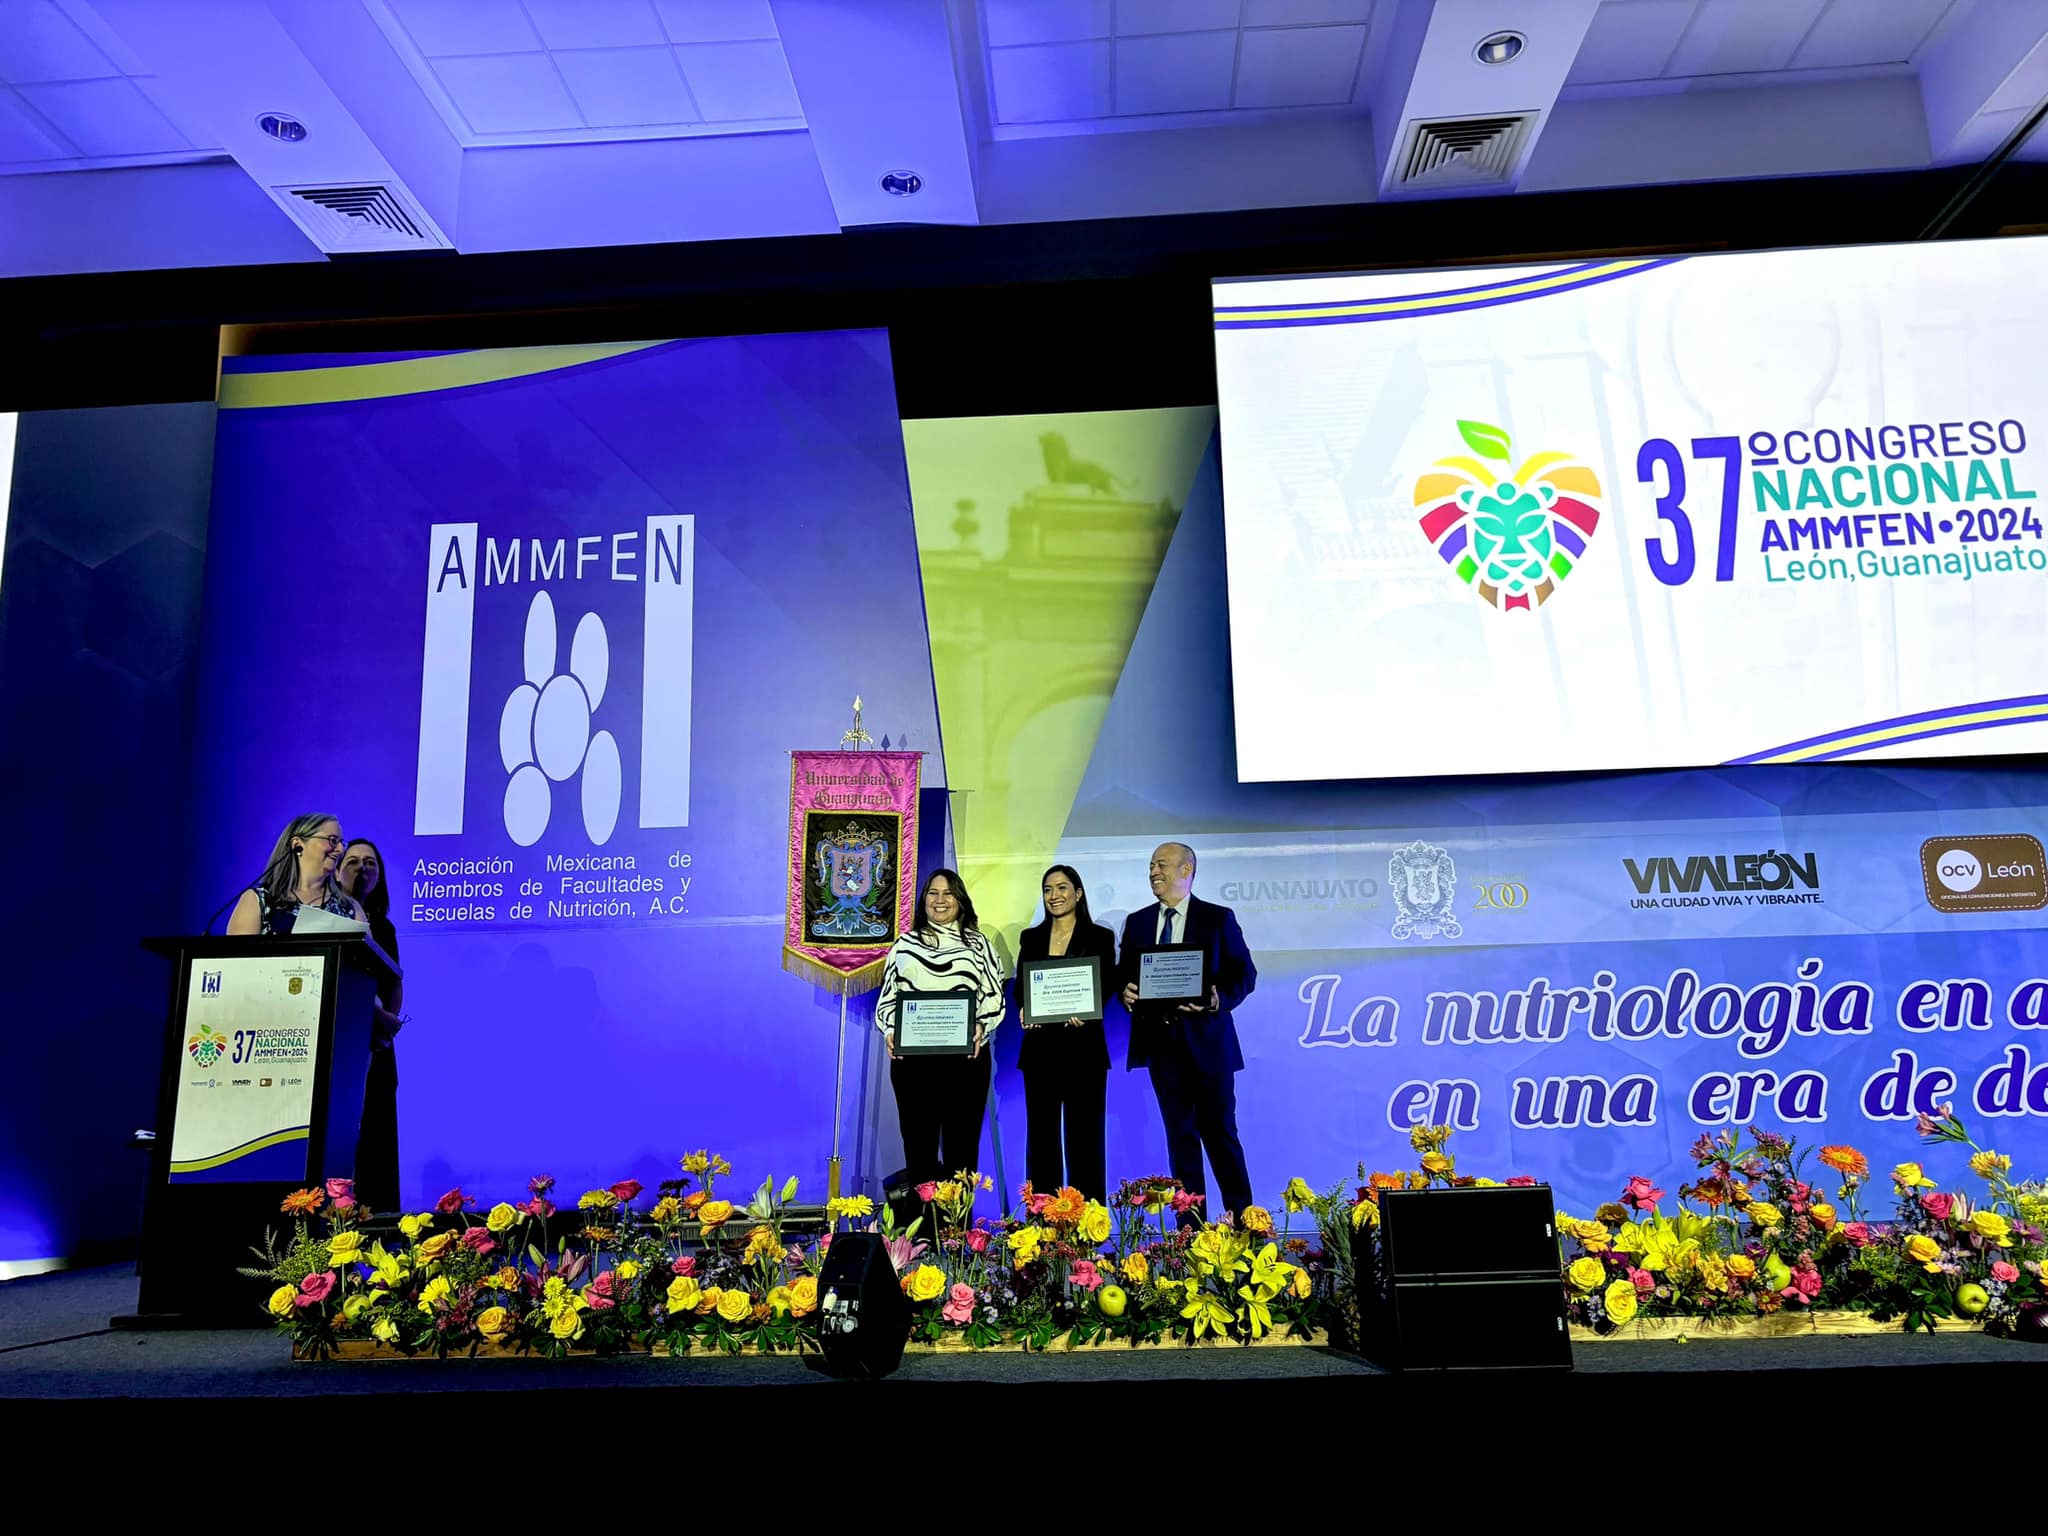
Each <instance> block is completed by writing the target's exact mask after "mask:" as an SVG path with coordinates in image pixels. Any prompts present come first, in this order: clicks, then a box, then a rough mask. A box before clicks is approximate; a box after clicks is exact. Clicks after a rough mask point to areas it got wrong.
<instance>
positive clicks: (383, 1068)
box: [341, 837, 405, 1211]
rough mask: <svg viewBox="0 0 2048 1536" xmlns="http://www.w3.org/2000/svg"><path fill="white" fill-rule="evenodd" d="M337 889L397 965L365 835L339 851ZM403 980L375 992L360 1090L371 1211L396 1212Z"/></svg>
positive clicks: (360, 1193) (380, 867) (360, 1171)
mask: <svg viewBox="0 0 2048 1536" xmlns="http://www.w3.org/2000/svg"><path fill="white" fill-rule="evenodd" d="M341 888H342V890H344V891H345V892H347V893H348V894H349V895H350V896H352V897H354V898H355V902H356V905H357V906H359V907H361V908H362V909H363V915H364V917H365V919H366V920H367V921H368V922H369V924H370V937H371V939H373V940H374V941H375V942H376V945H377V947H378V948H379V949H381V950H383V951H384V953H385V954H387V955H389V956H390V957H391V963H392V964H393V965H396V964H397V963H398V929H397V928H396V927H395V926H394V925H393V924H392V921H391V888H390V887H389V886H387V885H386V884H385V883H384V855H383V852H382V851H381V850H380V849H379V848H378V847H377V845H376V844H375V843H373V842H371V841H370V840H369V839H368V838H367V837H358V838H355V839H352V840H351V841H350V843H349V845H348V846H347V847H346V848H345V849H343V850H342V855H341ZM404 1000H405V982H404V980H403V979H401V978H400V977H397V976H393V977H392V978H391V979H390V980H389V981H388V982H386V983H384V985H383V986H381V987H380V988H378V991H377V1020H376V1023H375V1024H373V1025H372V1026H371V1029H370V1077H369V1081H368V1083H367V1084H366V1085H365V1087H364V1090H363V1127H362V1132H361V1134H360V1135H359V1136H358V1137H357V1139H356V1188H355V1196H356V1199H358V1200H359V1201H361V1202H362V1203H363V1204H364V1205H365V1206H367V1207H368V1208H369V1209H370V1210H373V1211H395V1210H397V1209H398V1052H397V1050H396V1049H395V1048H394V1042H395V1041H396V1040H397V1038H398V1032H399V1031H400V1030H401V1029H403V1028H404V1027H405V1019H404V1017H403V1015H402V1013H401V1011H400V1010H401V1008H402V1006H403V1004H404Z"/></svg>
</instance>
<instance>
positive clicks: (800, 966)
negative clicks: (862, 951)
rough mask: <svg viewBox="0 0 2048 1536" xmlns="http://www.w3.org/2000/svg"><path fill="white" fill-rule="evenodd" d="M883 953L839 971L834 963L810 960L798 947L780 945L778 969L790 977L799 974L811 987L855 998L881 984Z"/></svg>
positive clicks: (835, 994) (884, 957) (837, 995)
mask: <svg viewBox="0 0 2048 1536" xmlns="http://www.w3.org/2000/svg"><path fill="white" fill-rule="evenodd" d="M887 958H888V957H887V956H886V955H884V956H878V957H877V958H875V959H873V960H870V961H869V962H868V963H867V964H866V965H863V966H861V967H859V968H858V969H857V970H851V971H842V970H840V969H839V968H838V967H837V966H831V965H827V964H825V962H824V961H822V960H816V959H813V958H812V957H811V956H809V955H807V954H805V953H804V952H803V951H802V950H800V949H792V948H790V947H789V946H788V945H787V944H785V945H783V946H782V968H783V969H784V970H785V971H788V972H789V973H790V974H791V975H792V976H801V977H803V979H804V980H805V981H808V982H809V983H811V985H812V986H816V987H823V988H824V989H825V990H826V991H827V992H830V993H831V994H832V995H833V996H835V997H859V996H860V995H861V994H862V993H863V992H872V991H874V990H875V989H876V988H877V987H879V986H881V984H882V969H883V966H884V964H885V963H886V961H887Z"/></svg>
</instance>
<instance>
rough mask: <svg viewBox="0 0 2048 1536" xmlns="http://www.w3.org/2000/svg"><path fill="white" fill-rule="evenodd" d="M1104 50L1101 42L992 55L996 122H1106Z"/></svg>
mask: <svg viewBox="0 0 2048 1536" xmlns="http://www.w3.org/2000/svg"><path fill="white" fill-rule="evenodd" d="M1109 50H1110V45H1109V44H1108V43H1106V42H1096V43H1048V44H1043V45H1040V46H1035V47H1028V48H998V49H995V50H994V51H993V52H992V54H991V56H990V59H989V68H990V71H991V73H992V75H993V78H994V85H995V99H996V112H997V119H998V121H1001V122H1005V123H1065V122H1073V121H1076V120H1080V119H1086V118H1092V117H1104V116H1107V115H1108V114H1109V113H1110V111H1112V110H1113V108H1114V105H1115V104H1114V102H1113V101H1112V100H1111V89H1110V71H1111V67H1112V66H1111V63H1110V51H1109Z"/></svg>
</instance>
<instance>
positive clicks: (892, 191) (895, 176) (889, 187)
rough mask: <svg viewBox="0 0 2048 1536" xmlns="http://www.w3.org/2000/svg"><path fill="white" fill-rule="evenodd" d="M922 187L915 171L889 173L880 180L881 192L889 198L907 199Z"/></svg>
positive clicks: (921, 180) (922, 180)
mask: <svg viewBox="0 0 2048 1536" xmlns="http://www.w3.org/2000/svg"><path fill="white" fill-rule="evenodd" d="M923 185H924V178H923V177H922V176H920V175H918V174H917V172H915V171H890V172H889V173H888V174H887V175H885V176H884V177H883V178H882V190H883V191H884V192H886V193H888V194H889V195H890V196H891V197H909V196H911V195H912V194H914V193H915V192H916V191H917V190H918V188H920V187H922V186H923Z"/></svg>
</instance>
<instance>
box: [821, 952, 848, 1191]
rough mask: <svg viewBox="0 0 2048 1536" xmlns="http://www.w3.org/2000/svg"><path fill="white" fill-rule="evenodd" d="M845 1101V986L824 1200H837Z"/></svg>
mask: <svg viewBox="0 0 2048 1536" xmlns="http://www.w3.org/2000/svg"><path fill="white" fill-rule="evenodd" d="M845 1101H846V986H845V984H844V983H843V982H842V983H841V984H840V987H839V1060H838V1063H837V1064H836V1065H835V1066H834V1067H833V1069H832V1156H831V1159H830V1160H829V1161H828V1162H827V1163H826V1164H825V1198H826V1199H827V1200H837V1199H838V1198H839V1125H840V1122H841V1121H842V1120H843V1119H845V1112H844V1110H845Z"/></svg>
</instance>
